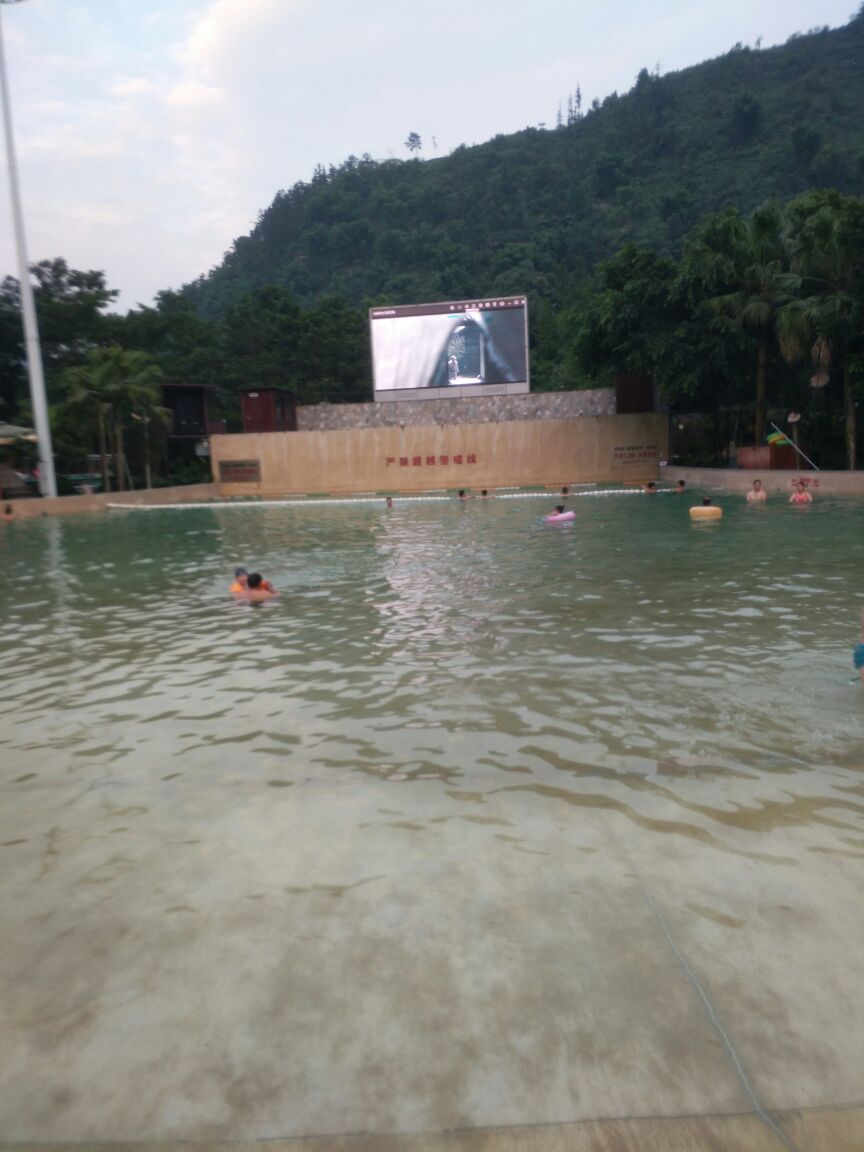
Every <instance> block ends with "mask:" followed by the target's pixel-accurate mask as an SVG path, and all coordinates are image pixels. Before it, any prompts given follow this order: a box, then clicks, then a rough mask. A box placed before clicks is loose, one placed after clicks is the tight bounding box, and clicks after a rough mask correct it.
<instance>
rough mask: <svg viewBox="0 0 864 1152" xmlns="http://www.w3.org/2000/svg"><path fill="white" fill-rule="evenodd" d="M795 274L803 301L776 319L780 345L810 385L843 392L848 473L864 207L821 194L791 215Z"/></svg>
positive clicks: (853, 436) (862, 342)
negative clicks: (811, 374)
mask: <svg viewBox="0 0 864 1152" xmlns="http://www.w3.org/2000/svg"><path fill="white" fill-rule="evenodd" d="M789 218H790V244H791V248H792V261H793V266H794V267H795V268H796V270H797V271H798V272H799V274H800V275H801V277H802V291H803V297H802V298H801V299H798V300H795V301H792V302H790V303H789V304H788V305H787V307H786V308H784V310H783V314H782V316H781V342H782V347H783V350H784V353H785V354H786V356H787V357H788V358H789V359H790V360H792V361H795V360H800V359H802V358H803V357H804V356H805V355H807V354H808V352H809V355H810V357H811V358H812V362H813V366H814V368H815V370H816V377H815V382H816V383H817V384H818V383H822V382H823V381H826V380H827V379H828V378H829V377H830V376H836V377H837V378H838V379H840V380H841V381H842V384H843V409H844V418H845V425H846V466H847V468H849V469H850V471H851V470H854V469H855V468H856V467H857V462H858V455H857V422H856V413H855V382H854V378H853V365H854V364H855V363H856V359H855V358H856V356H859V355H860V354H861V353H862V352H864V201H861V200H856V199H854V198H852V197H848V196H841V195H840V193H839V192H834V191H831V190H825V189H820V190H819V191H815V192H810V193H807V194H806V195H805V196H802V197H799V199H798V200H795V201H793V203H792V204H791V205H790V207H789Z"/></svg>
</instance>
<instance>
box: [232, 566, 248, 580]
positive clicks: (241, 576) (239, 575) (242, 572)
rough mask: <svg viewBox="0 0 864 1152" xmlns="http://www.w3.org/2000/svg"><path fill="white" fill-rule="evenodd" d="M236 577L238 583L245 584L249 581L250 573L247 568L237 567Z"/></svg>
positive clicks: (235, 570)
mask: <svg viewBox="0 0 864 1152" xmlns="http://www.w3.org/2000/svg"><path fill="white" fill-rule="evenodd" d="M234 579H235V580H236V581H237V583H238V584H245V583H246V582H247V580H248V579H249V573H248V572H247V571H246V569H245V568H235V569H234Z"/></svg>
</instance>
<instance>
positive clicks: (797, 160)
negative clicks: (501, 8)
mask: <svg viewBox="0 0 864 1152" xmlns="http://www.w3.org/2000/svg"><path fill="white" fill-rule="evenodd" d="M569 108H570V114H569V115H568V116H567V120H568V121H570V122H569V123H564V124H561V125H559V126H558V127H553V128H549V129H543V128H527V129H525V130H524V131H522V132H518V133H516V134H514V135H511V136H498V137H496V138H495V139H493V140H491V141H489V142H488V143H485V144H482V145H479V146H476V147H465V146H463V147H460V148H457V149H456V150H455V151H454V152H453V153H451V154H450V155H449V156H447V157H445V158H442V159H436V160H420V159H406V160H405V161H396V160H388V161H384V162H383V163H378V162H375V161H373V160H372V159H371V158H370V157H368V156H367V157H364V158H362V159H360V160H358V159H356V158H355V157H349V159H348V160H347V161H346V162H345V163H344V164H343V165H341V166H340V167H339V168H330V169H329V170H324V169H323V168H319V169H318V170H317V171H316V172H315V174H314V176H313V177H312V180H311V181H310V182H309V183H299V184H296V185H295V186H294V187H293V188H291V189H290V190H288V191H282V192H279V193H278V194H277V196H276V198H275V199H274V201H273V203H272V204H271V206H270V207H269V208H268V209H266V211H264V212H262V214H261V216H260V219H259V220H258V223H257V225H256V226H255V228H254V229H253V230H252V232H251V234H250V235H249V236H245V237H242V238H240V239H238V240H236V241H235V243H234V245H233V247H232V249H231V250H230V251H229V252H228V253H227V254H226V256H225V259H224V261H223V263H222V264H221V265H220V266H219V267H217V268H215V269H214V270H213V271H211V272H210V274H209V275H207V276H204V277H201V278H200V279H199V280H198V281H196V282H195V283H193V284H190V285H187V286H186V288H184V290H183V291H184V294H185V295H186V296H187V298H189V299H191V300H192V301H194V303H195V305H196V308H197V310H198V311H199V313H200V314H201V315H203V316H206V317H215V316H217V315H219V314H221V313H222V312H223V311H224V309H225V308H226V307H228V306H230V305H233V304H237V303H238V302H239V300H240V299H241V298H242V297H243V296H244V295H246V294H247V293H248V292H250V291H251V290H253V289H255V288H258V287H261V286H264V285H271V284H272V285H279V286H281V287H284V288H287V289H288V290H289V291H290V292H291V293H292V294H293V295H294V296H295V297H296V298H297V299H298V301H300V302H301V304H311V303H314V302H316V301H318V300H319V299H320V298H321V297H322V296H327V295H338V296H341V297H343V298H344V299H345V301H346V302H348V303H349V304H352V305H361V304H363V303H367V302H369V301H371V300H374V301H376V302H381V301H387V302H393V303H399V302H406V301H411V300H429V299H437V298H443V297H470V296H483V295H493V294H502V293H509V292H524V291H527V292H529V293H530V294H531V296H532V304H533V305H534V308H535V320H536V319H537V308H538V306H540V307H541V310H542V308H548V307H554V306H559V307H560V306H562V305H565V304H568V303H572V301H573V300H574V298H576V296H577V295H578V293H579V291H580V288H581V287H582V286H583V285H584V284H586V283H587V282H588V280H589V279H590V277H591V273H592V271H593V269H594V268H595V266H596V264H597V263H598V262H599V261H602V260H605V259H608V258H609V257H610V256H611V255H613V254H614V253H615V252H616V251H617V250H619V249H620V248H621V247H622V246H623V245H624V244H625V243H627V242H635V243H638V244H640V245H646V246H649V247H652V248H653V249H655V250H657V251H658V252H660V253H667V254H671V255H677V254H678V253H679V251H680V244H681V241H682V238H683V236H684V234H685V233H686V232H687V231H688V230H690V229H691V228H692V227H693V226H694V225H695V224H696V223H697V222H698V221H699V220H700V219H702V218H703V217H704V216H705V215H706V214H707V213H710V212H713V211H717V210H720V209H722V208H724V207H726V206H728V205H735V206H737V208H738V209H739V211H740V212H741V213H742V214H747V213H749V212H751V211H752V210H753V209H754V208H756V207H757V206H758V205H760V204H761V203H763V202H764V201H766V200H767V199H769V198H778V199H780V200H788V199H790V198H792V197H794V196H796V195H798V194H799V193H801V192H802V191H804V190H805V189H807V188H810V187H814V186H822V187H832V188H836V189H838V190H840V191H841V192H843V193H846V194H853V195H860V194H861V193H862V192H864V114H862V113H864V6H862V9H861V10H860V11H859V13H858V15H857V16H856V17H854V18H853V19H852V20H851V22H850V23H849V24H848V25H846V26H845V27H843V28H840V29H837V30H834V31H829V30H827V29H822V30H816V31H813V32H810V33H808V34H807V35H803V36H796V37H793V38H792V39H791V40H790V41H789V42H788V43H787V44H785V45H784V46H782V47H778V48H772V49H768V50H760V49H758V48H748V47H743V46H741V45H736V46H735V47H734V48H732V49H731V50H730V51H729V52H728V53H727V54H726V55H724V56H722V57H719V58H718V59H715V60H710V61H707V62H705V63H703V64H700V65H697V66H696V67H693V68H689V69H686V70H685V71H682V72H677V73H673V74H670V75H667V76H659V75H657V74H651V73H649V72H648V71H647V70H643V71H642V72H640V74H639V76H638V78H637V79H636V82H635V84H634V86H633V88H632V89H631V91H630V92H628V93H627V94H626V95H621V96H619V95H618V94H616V93H612V95H610V96H608V97H607V98H606V99H605V100H604V101H603V102H602V104H600V103H599V102H596V101H595V103H594V105H593V106H592V107H591V108H589V109H588V110H587V111H584V113H583V110H582V109H581V108H579V107H578V105H577V104H576V103H574V101H573V100H572V99H571V100H570V101H569ZM412 143H413V144H414V145H416V143H417V139H416V137H415V139H414V140H413V141H412Z"/></svg>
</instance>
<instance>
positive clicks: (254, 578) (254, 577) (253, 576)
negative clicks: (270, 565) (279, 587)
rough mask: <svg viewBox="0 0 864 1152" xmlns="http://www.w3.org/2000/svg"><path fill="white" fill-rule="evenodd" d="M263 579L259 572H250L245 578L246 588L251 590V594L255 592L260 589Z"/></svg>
mask: <svg viewBox="0 0 864 1152" xmlns="http://www.w3.org/2000/svg"><path fill="white" fill-rule="evenodd" d="M263 579H264V577H263V576H262V575H261V573H260V572H251V573H250V574H249V576H248V577H247V580H246V585H247V587H248V588H251V590H252V591H253V592H255V591H257V590H258V589H260V587H261V583H262V581H263Z"/></svg>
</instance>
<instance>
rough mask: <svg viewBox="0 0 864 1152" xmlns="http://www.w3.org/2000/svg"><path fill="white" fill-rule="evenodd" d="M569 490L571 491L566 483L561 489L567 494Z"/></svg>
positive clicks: (563, 494)
mask: <svg viewBox="0 0 864 1152" xmlns="http://www.w3.org/2000/svg"><path fill="white" fill-rule="evenodd" d="M568 491H569V489H568V488H567V485H566V484H565V485H564V487H563V488H562V489H561V495H562V496H566V495H567V493H568Z"/></svg>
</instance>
